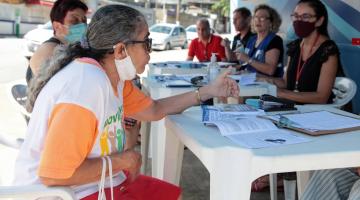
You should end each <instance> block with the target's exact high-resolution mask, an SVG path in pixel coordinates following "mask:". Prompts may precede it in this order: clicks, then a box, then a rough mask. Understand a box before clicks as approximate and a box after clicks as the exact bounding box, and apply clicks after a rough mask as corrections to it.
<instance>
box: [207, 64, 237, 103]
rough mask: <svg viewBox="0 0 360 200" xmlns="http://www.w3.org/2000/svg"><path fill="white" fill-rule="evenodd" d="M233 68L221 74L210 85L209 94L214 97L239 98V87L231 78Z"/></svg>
mask: <svg viewBox="0 0 360 200" xmlns="http://www.w3.org/2000/svg"><path fill="white" fill-rule="evenodd" d="M230 74H231V67H230V68H228V69H226V71H225V72H224V73H222V74H220V75H219V76H218V77H217V78H216V80H215V81H214V82H212V83H210V85H209V88H210V89H209V92H210V94H211V95H212V96H214V97H238V96H239V86H238V84H237V83H236V81H235V80H233V79H232V78H229V77H228V75H230Z"/></svg>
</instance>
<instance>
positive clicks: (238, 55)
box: [236, 52, 250, 62]
mask: <svg viewBox="0 0 360 200" xmlns="http://www.w3.org/2000/svg"><path fill="white" fill-rule="evenodd" d="M236 59H237V60H239V61H241V62H247V61H249V59H250V58H249V56H248V55H247V54H246V53H243V52H238V53H236Z"/></svg>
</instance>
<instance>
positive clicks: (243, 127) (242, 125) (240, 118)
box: [202, 105, 311, 148]
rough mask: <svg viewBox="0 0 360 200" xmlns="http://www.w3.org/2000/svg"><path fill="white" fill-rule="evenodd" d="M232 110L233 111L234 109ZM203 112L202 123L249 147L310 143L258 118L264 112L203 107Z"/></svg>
mask: <svg viewBox="0 0 360 200" xmlns="http://www.w3.org/2000/svg"><path fill="white" fill-rule="evenodd" d="M246 106H247V105H246ZM231 107H233V108H234V109H233V110H231ZM202 111H203V115H202V121H203V123H205V124H206V125H215V126H216V127H217V128H218V129H219V131H220V133H221V135H223V136H225V137H227V138H229V139H230V140H232V141H233V142H235V143H237V144H240V145H242V146H245V147H247V148H264V147H271V146H279V145H287V144H296V143H303V142H308V141H311V139H309V138H305V137H302V136H298V135H296V134H294V133H291V132H289V131H287V130H281V129H278V128H277V127H276V126H275V125H274V124H273V123H272V122H271V121H269V120H266V119H260V118H258V117H256V115H259V114H262V112H261V111H258V110H256V109H254V108H251V107H250V108H247V107H243V105H227V106H224V107H221V106H218V107H217V106H203V107H202Z"/></svg>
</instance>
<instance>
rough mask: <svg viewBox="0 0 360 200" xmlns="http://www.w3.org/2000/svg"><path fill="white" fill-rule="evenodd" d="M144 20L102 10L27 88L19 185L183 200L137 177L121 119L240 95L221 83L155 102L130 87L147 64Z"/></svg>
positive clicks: (82, 194)
mask: <svg viewBox="0 0 360 200" xmlns="http://www.w3.org/2000/svg"><path fill="white" fill-rule="evenodd" d="M148 36H149V30H148V25H147V23H146V20H145V17H144V16H143V15H142V14H141V13H140V12H139V11H137V10H135V9H133V8H130V7H127V6H123V5H109V6H104V7H102V8H100V9H99V10H98V11H97V12H96V13H95V14H94V16H93V18H92V20H91V23H90V24H89V26H88V29H87V32H86V38H85V39H84V40H83V41H82V42H81V43H79V42H78V43H74V44H70V45H69V46H66V47H60V48H59V49H58V51H57V52H56V53H55V55H54V57H53V60H51V62H50V64H49V66H48V67H47V68H46V69H45V70H43V71H41V73H40V75H39V76H37V77H36V78H35V80H34V81H33V84H32V85H31V86H30V91H29V102H28V110H29V111H32V116H31V120H30V122H29V126H28V130H27V134H26V138H25V142H24V144H23V145H22V147H21V150H20V152H19V157H18V158H17V162H16V167H15V183H16V184H17V185H25V184H35V183H42V184H44V185H47V186H71V189H72V190H73V191H74V192H75V195H76V197H77V198H78V199H85V200H92V199H104V198H105V196H106V198H107V199H110V198H111V199H147V200H149V199H150V200H151V199H154V200H155V199H156V200H165V199H166V200H172V199H180V198H181V194H180V193H181V191H180V189H179V188H178V187H177V186H174V185H172V184H169V183H166V182H164V181H161V180H157V179H154V178H151V177H147V176H143V175H139V169H140V166H141V155H140V154H139V153H138V152H136V151H135V150H134V149H133V148H132V146H133V144H132V142H133V141H132V140H131V139H130V140H129V138H131V137H132V136H131V135H128V134H126V133H125V132H124V124H123V116H124V115H126V116H129V117H132V118H134V119H137V120H143V121H151V120H159V119H161V118H163V117H164V116H166V115H168V114H175V113H179V112H182V111H183V110H184V109H186V108H188V107H190V106H193V105H198V104H200V103H201V102H203V101H205V100H207V99H209V98H212V97H215V96H237V95H238V93H239V89H238V87H237V84H236V82H235V81H234V80H232V79H230V78H228V77H227V75H228V74H229V73H230V71H228V72H226V73H224V74H222V75H220V76H219V77H218V78H217V79H216V81H214V82H213V83H211V84H210V85H207V86H204V87H201V88H199V89H197V90H194V91H192V92H187V93H184V94H181V95H177V96H173V97H168V98H164V99H159V100H152V99H151V98H150V97H148V96H146V95H145V94H143V93H142V92H141V91H140V90H139V89H138V88H137V87H135V86H134V85H133V84H132V82H131V80H132V79H133V78H134V77H135V75H136V74H137V73H142V72H143V71H144V69H145V65H146V64H147V63H148V62H149V59H150V56H149V53H150V51H151V39H150V38H149V37H148Z"/></svg>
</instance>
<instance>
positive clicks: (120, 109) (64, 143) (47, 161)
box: [14, 58, 152, 199]
mask: <svg viewBox="0 0 360 200" xmlns="http://www.w3.org/2000/svg"><path fill="white" fill-rule="evenodd" d="M151 104H152V100H151V99H150V98H149V97H147V96H145V95H144V94H143V93H142V92H141V91H140V90H139V89H138V88H137V87H135V86H133V84H132V83H131V81H125V82H120V84H119V85H118V90H117V91H114V90H113V88H112V86H111V84H110V80H109V79H108V77H107V75H106V74H105V71H104V70H103V69H102V67H101V66H100V64H99V63H98V62H96V61H95V60H93V59H90V58H81V59H77V60H75V61H73V62H71V63H70V64H69V65H68V66H66V67H65V68H64V69H62V70H60V71H59V72H58V73H57V74H55V75H54V77H52V78H51V79H50V81H49V82H48V83H47V84H46V85H45V87H44V88H43V89H42V90H41V92H40V94H39V96H38V97H37V100H36V102H35V106H34V110H33V113H32V115H31V120H30V122H29V125H28V130H27V133H26V138H25V142H24V144H23V145H22V147H21V149H20V152H19V156H18V158H17V161H16V166H15V180H14V183H15V184H16V185H28V184H34V183H40V181H39V176H41V177H47V178H54V179H66V178H70V177H71V176H72V175H73V173H74V171H75V170H76V169H77V168H78V167H79V166H80V165H81V164H82V162H83V161H84V160H85V159H86V158H95V157H100V156H105V155H109V154H111V153H114V152H121V151H123V148H124V145H125V141H126V138H125V133H124V130H123V128H122V123H121V122H122V118H123V115H124V113H125V114H126V115H130V114H133V113H137V112H139V111H141V110H143V109H145V108H147V107H148V106H150V105H151ZM114 176H115V177H114V178H113V184H114V186H117V185H119V184H121V183H122V182H123V181H124V180H125V179H126V177H125V175H124V174H123V173H122V172H121V173H118V174H116V175H114ZM105 185H106V186H105V187H107V186H108V183H106V184H105ZM72 188H73V189H74V191H75V194H76V196H77V198H79V199H80V198H83V197H86V196H88V195H90V194H92V193H95V192H97V191H98V182H94V183H89V184H86V185H81V186H72Z"/></svg>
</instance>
